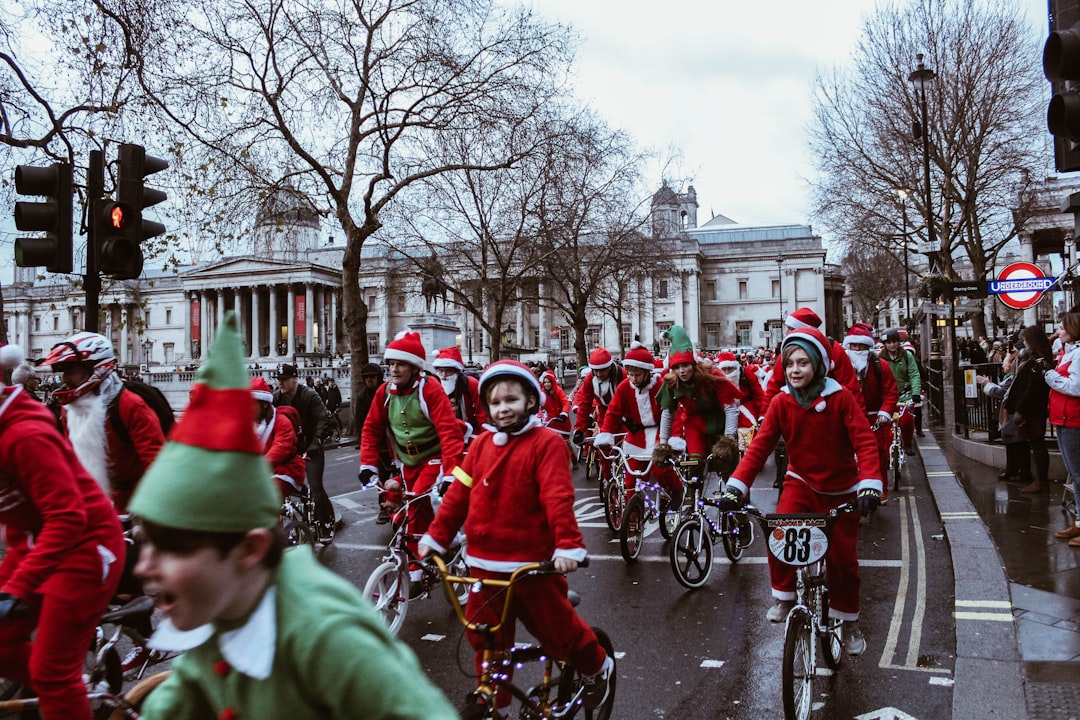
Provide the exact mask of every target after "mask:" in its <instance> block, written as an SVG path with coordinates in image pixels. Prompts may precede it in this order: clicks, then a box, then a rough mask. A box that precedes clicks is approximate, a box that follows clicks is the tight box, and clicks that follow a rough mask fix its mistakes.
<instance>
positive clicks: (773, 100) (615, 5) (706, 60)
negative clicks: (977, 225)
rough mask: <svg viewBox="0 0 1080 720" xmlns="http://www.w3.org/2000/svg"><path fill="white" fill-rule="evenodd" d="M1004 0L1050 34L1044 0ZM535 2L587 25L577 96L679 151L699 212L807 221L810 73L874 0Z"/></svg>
mask: <svg viewBox="0 0 1080 720" xmlns="http://www.w3.org/2000/svg"><path fill="white" fill-rule="evenodd" d="M1003 1H1004V2H1018V3H1021V4H1022V6H1023V7H1024V8H1025V10H1026V12H1027V14H1028V15H1029V17H1030V18H1031V22H1032V24H1033V27H1037V28H1040V34H1041V35H1045V29H1043V28H1045V26H1046V21H1045V16H1046V8H1047V4H1046V0H1003ZM533 6H534V7H535V8H536V10H537V12H538V13H540V14H541V15H544V16H546V17H548V18H550V19H553V20H560V21H563V22H567V23H569V24H571V25H573V26H574V27H575V28H576V29H577V30H578V32H579V33H580V34H581V35H582V36H583V37H584V44H583V45H582V46H581V48H580V50H579V53H578V63H577V69H578V72H577V79H576V87H577V94H578V95H579V97H581V99H582V100H584V101H586V102H587V103H588V104H590V105H591V106H592V107H593V108H595V109H596V110H598V111H599V112H600V114H601V115H602V116H604V117H605V118H606V119H607V121H608V122H609V124H611V125H612V126H615V127H621V128H623V129H625V130H627V131H629V132H630V133H631V134H632V135H633V136H634V137H635V138H636V139H637V141H638V142H639V144H641V145H643V146H646V147H649V148H653V149H656V150H660V151H665V150H666V149H667V148H669V147H675V148H678V149H680V150H681V151H682V162H681V165H680V171H681V172H680V173H679V175H682V176H684V177H690V178H692V179H693V184H694V187H695V188H696V189H697V194H698V203H699V204H700V206H701V207H700V209H699V211H698V221H699V223H704V222H706V221H707V220H708V219H709V218H710V217H711V216H712V213H714V212H715V213H716V214H723V215H727V216H728V217H730V218H731V219H733V220H735V221H736V222H740V223H746V224H775V223H788V222H798V223H807V222H810V221H811V218H810V217H809V195H808V191H807V183H806V178H808V177H809V176H810V174H811V172H812V168H813V164H812V162H811V159H810V155H809V152H808V150H807V140H806V127H807V124H808V122H809V120H810V97H811V87H812V81H813V77H814V75H815V72H816V71H817V70H818V69H819V68H822V69H828V68H832V67H835V66H837V65H839V64H843V63H845V62H846V61H847V59H848V58H849V57H850V56H851V53H852V49H853V48H854V46H855V42H856V39H857V37H858V35H859V32H860V30H861V28H862V24H863V21H864V19H865V17H866V16H867V14H869V13H870V12H872V11H873V9H874V7H875V2H874V1H873V0H812V1H808V0H772V1H771V2H760V1H758V2H724V1H721V2H718V1H717V0H667V1H666V2H665V1H663V0H660V1H658V0H536V2H535V3H534V5H533ZM917 51H918V49H917V48H913V49H912V69H914V66H915V58H914V54H915V52H917ZM1032 61H1033V62H1035V63H1041V58H1033V59H1032ZM1048 97H1049V95H1048ZM659 173H660V168H659V167H657V168H654V169H653V174H655V175H656V176H657V177H659ZM677 189H681V188H677ZM826 239H827V238H826Z"/></svg>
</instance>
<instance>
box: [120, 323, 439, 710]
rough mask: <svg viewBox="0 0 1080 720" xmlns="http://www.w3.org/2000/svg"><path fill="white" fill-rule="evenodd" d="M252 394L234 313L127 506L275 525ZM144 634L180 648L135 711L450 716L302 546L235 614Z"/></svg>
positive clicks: (236, 525)
mask: <svg viewBox="0 0 1080 720" xmlns="http://www.w3.org/2000/svg"><path fill="white" fill-rule="evenodd" d="M253 402H254V401H253V400H252V397H251V393H250V391H249V389H248V377H247V372H246V371H245V365H244V358H243V354H242V347H241V342H240V336H239V333H238V332H237V327H236V318H235V316H234V315H233V314H232V313H229V314H228V315H227V316H226V317H225V321H224V322H223V323H222V328H221V331H220V333H219V334H218V337H217V341H216V342H215V344H214V347H213V351H212V353H211V356H210V358H209V359H208V361H207V362H206V364H204V365H203V367H202V368H201V369H200V371H199V375H198V378H197V380H196V385H195V388H194V391H193V393H192V397H191V403H190V405H189V406H188V409H187V411H186V412H185V413H184V415H183V418H182V419H181V420H180V422H179V423H178V424H177V425H176V427H175V428H174V429H173V432H172V433H171V434H170V436H169V441H168V442H167V443H166V445H165V447H164V448H163V449H162V451H161V453H160V454H159V455H158V457H157V460H156V461H155V462H154V463H153V465H152V466H151V467H150V469H149V470H148V471H147V473H146V475H145V476H144V477H143V478H142V481H141V482H140V484H139V487H138V490H137V491H136V493H135V496H134V497H133V498H132V501H131V511H132V512H133V513H135V514H136V515H138V516H139V517H141V518H143V519H145V520H147V521H150V522H152V523H156V524H158V525H162V526H165V527H168V528H172V529H179V530H192V531H200V532H247V531H249V530H253V529H260V528H270V527H273V525H274V524H275V523H277V522H278V511H279V509H280V506H281V499H280V497H279V496H278V493H277V490H276V489H275V487H274V484H273V482H272V480H271V470H270V466H269V465H267V463H266V460H265V459H264V457H263V454H262V448H261V447H260V446H259V442H258V440H257V438H256V436H255V430H254V426H253V423H252V407H251V405H252V403H253ZM150 645H151V647H154V648H156V649H160V650H170V651H177V650H183V651H184V653H183V655H181V656H180V657H178V658H177V659H176V660H175V661H174V662H173V665H172V674H171V675H170V676H169V678H168V679H167V680H165V682H163V683H162V684H161V685H160V686H158V687H157V688H156V689H155V690H154V691H153V692H152V693H151V694H150V695H149V697H148V698H147V699H146V702H145V704H144V706H143V710H142V714H141V717H142V718H144V720H158V719H159V718H160V719H165V718H168V720H188V719H190V720H196V719H198V720H208V719H214V718H218V719H220V720H243V718H258V719H259V720H274V719H276V718H280V719H281V720H285V719H286V718H287V719H288V720H303V719H305V718H311V720H316V719H321V720H325V719H328V718H357V719H359V718H363V719H364V720H406V719H407V720H421V719H423V720H442V719H443V718H445V719H446V720H453V719H454V718H456V717H457V715H456V714H455V713H454V712H453V709H452V708H451V707H450V706H449V705H448V704H447V702H446V699H445V698H444V697H443V696H442V695H441V694H440V693H439V691H438V690H436V689H435V687H434V686H432V685H431V683H430V682H429V681H428V680H427V678H425V677H424V675H423V673H422V671H421V669H420V666H419V663H418V662H417V660H416V657H415V656H414V655H413V654H412V652H411V651H410V650H409V649H408V648H407V647H406V646H405V645H403V644H402V643H400V642H399V641H397V640H395V639H394V638H393V637H391V635H390V634H389V633H388V632H387V630H386V628H385V626H384V625H383V623H382V621H381V620H380V619H379V617H378V616H377V615H376V613H375V612H374V610H372V609H371V608H370V606H369V605H368V604H367V603H366V601H365V600H364V599H363V598H362V596H361V594H360V593H359V592H358V591H357V589H356V588H355V587H354V586H353V585H352V584H350V583H349V582H347V581H346V580H344V579H343V578H341V577H339V576H337V575H335V574H334V573H333V572H331V571H330V570H328V569H327V568H325V567H323V566H322V565H320V564H319V563H318V562H317V561H316V560H315V558H314V556H313V555H312V553H311V551H310V549H308V548H307V547H296V548H289V549H288V550H286V551H285V554H284V558H283V559H282V561H281V563H280V564H279V565H278V566H277V567H276V568H275V569H274V570H273V573H272V575H271V577H270V582H269V585H268V586H267V588H266V590H265V591H264V593H263V595H262V598H261V600H260V601H259V602H257V603H256V604H255V606H254V607H253V608H252V609H251V611H250V612H249V613H248V615H247V616H246V617H244V618H243V619H241V620H239V621H232V622H228V623H224V622H213V623H210V624H208V625H204V626H202V627H200V628H196V629H194V630H190V631H187V632H181V631H179V630H177V629H176V628H175V627H173V626H172V624H171V623H170V622H169V621H168V620H166V621H165V622H164V623H162V624H161V626H160V627H159V628H158V630H157V632H155V634H154V636H153V638H151V641H150Z"/></svg>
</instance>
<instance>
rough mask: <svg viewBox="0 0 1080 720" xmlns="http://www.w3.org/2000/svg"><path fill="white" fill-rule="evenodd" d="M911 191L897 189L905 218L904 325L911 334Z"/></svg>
mask: <svg viewBox="0 0 1080 720" xmlns="http://www.w3.org/2000/svg"><path fill="white" fill-rule="evenodd" d="M909 192H910V191H909V190H908V189H907V188H900V189H899V190H897V191H896V194H897V195H898V196H900V215H901V217H902V218H903V220H902V223H903V228H904V234H903V235H901V236H900V237H901V240H900V241H901V242H902V243H903V244H904V305H905V307H906V308H907V311H906V313H907V320H906V321H905V322H904V326H905V327H906V328H907V331H908V334H909V335H910V334H911V285H910V280H909V279H910V277H911V271H910V270H909V269H908V244H907V198H908V193H909Z"/></svg>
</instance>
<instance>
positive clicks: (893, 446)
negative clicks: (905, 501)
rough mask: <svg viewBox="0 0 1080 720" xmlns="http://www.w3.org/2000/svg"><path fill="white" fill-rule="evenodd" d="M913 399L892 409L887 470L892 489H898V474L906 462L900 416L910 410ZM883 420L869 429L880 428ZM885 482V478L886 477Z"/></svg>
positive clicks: (875, 429)
mask: <svg viewBox="0 0 1080 720" xmlns="http://www.w3.org/2000/svg"><path fill="white" fill-rule="evenodd" d="M913 404H914V401H912V400H908V401H907V402H906V403H904V404H903V405H901V406H900V407H899V408H897V409H895V410H893V415H892V441H891V442H890V443H889V472H890V473H891V474H892V478H893V490H894V491H899V490H900V475H901V473H902V472H903V470H904V465H906V464H907V453H906V452H905V451H904V438H903V434H902V433H901V432H900V418H901V417H903V416H904V415H906V414H907V413H909V412H911V407H912V405H913ZM883 424H884V423H883V422H876V423H874V425H873V427H872V428H871V430H874V431H877V430H879V429H881V427H882V425H883ZM886 482H887V479H886Z"/></svg>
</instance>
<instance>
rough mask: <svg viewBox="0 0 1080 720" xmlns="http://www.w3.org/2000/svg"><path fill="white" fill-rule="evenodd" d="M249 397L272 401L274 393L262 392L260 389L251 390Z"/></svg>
mask: <svg viewBox="0 0 1080 720" xmlns="http://www.w3.org/2000/svg"><path fill="white" fill-rule="evenodd" d="M251 397H253V398H255V399H256V400H261V401H262V402H268V403H272V402H274V393H268V392H263V391H262V390H252V391H251Z"/></svg>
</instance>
